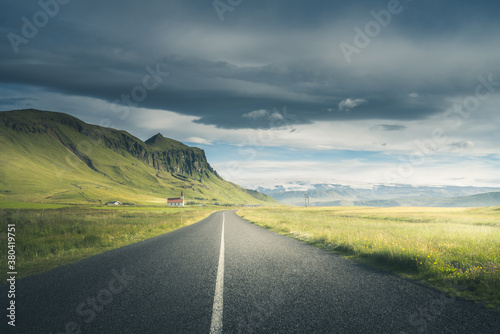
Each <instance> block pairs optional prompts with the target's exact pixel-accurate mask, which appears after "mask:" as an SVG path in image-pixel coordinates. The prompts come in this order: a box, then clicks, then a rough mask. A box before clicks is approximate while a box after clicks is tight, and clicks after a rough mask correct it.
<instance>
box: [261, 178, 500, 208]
mask: <svg viewBox="0 0 500 334" xmlns="http://www.w3.org/2000/svg"><path fill="white" fill-rule="evenodd" d="M306 184H307V183H306V182H296V183H295V186H294V185H291V186H288V189H287V188H285V187H284V186H282V185H280V186H275V187H274V188H272V189H266V188H262V187H261V188H258V189H257V190H258V191H259V192H261V193H264V194H267V195H269V196H271V197H273V198H274V199H276V200H277V201H279V202H281V203H283V204H289V205H300V206H303V205H304V201H305V198H304V195H305V193H308V194H309V201H310V204H311V205H314V206H375V207H391V206H426V207H482V206H500V188H493V187H458V186H436V187H426V186H411V185H375V186H372V187H370V188H353V187H351V186H346V185H340V184H313V185H309V186H308V187H305V188H304V185H306ZM294 188H299V189H300V190H295V189H294Z"/></svg>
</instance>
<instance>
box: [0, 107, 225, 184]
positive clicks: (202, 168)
mask: <svg viewBox="0 0 500 334" xmlns="http://www.w3.org/2000/svg"><path fill="white" fill-rule="evenodd" d="M0 124H2V125H3V126H5V127H6V128H9V129H12V130H14V131H16V132H24V133H36V134H47V135H49V136H52V137H53V138H55V139H56V140H57V141H58V142H60V143H61V144H62V145H64V146H65V147H66V148H67V149H68V150H70V151H71V152H73V153H74V154H75V155H76V156H77V157H78V158H79V159H81V160H82V161H83V162H84V163H85V164H87V166H89V167H90V168H92V169H93V170H96V171H98V170H97V169H96V168H95V167H94V165H93V163H92V157H91V156H89V154H88V153H87V152H86V150H85V148H86V147H88V143H86V142H85V140H84V143H82V139H81V138H77V137H76V136H75V135H73V131H74V132H77V133H79V134H81V135H83V136H85V137H86V138H88V141H89V142H90V143H91V144H92V143H95V142H98V143H99V144H101V145H103V146H105V147H107V148H109V149H112V150H113V151H115V152H118V153H120V154H127V153H128V154H130V155H131V156H133V157H134V158H136V159H137V160H140V161H142V162H145V163H146V164H148V165H150V166H152V167H154V168H155V169H157V170H162V171H167V172H171V173H175V174H181V175H186V176H190V177H196V178H209V177H214V176H215V177H219V176H218V175H217V172H216V171H215V170H214V169H213V168H212V167H211V166H210V164H209V163H208V161H207V158H206V156H205V152H204V151H203V150H201V149H199V148H196V147H188V146H187V145H184V144H182V143H180V142H178V141H175V140H173V139H169V138H165V137H163V136H162V135H161V134H157V135H155V136H153V137H151V138H150V139H148V140H147V141H146V142H143V141H141V140H140V139H138V138H136V137H134V136H132V135H130V134H129V133H127V132H125V131H119V130H114V129H110V128H104V127H100V126H96V125H90V124H87V123H85V122H82V121H81V120H79V119H77V118H75V117H72V116H69V115H67V114H62V113H55V112H48V111H40V110H34V109H30V110H19V111H11V112H2V113H0ZM68 130H70V131H68Z"/></svg>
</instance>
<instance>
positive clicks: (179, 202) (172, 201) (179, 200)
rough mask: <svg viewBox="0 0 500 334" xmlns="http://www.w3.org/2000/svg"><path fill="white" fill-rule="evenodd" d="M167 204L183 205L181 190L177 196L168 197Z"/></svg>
mask: <svg viewBox="0 0 500 334" xmlns="http://www.w3.org/2000/svg"><path fill="white" fill-rule="evenodd" d="M167 206H184V193H183V192H182V191H181V197H179V198H168V199H167Z"/></svg>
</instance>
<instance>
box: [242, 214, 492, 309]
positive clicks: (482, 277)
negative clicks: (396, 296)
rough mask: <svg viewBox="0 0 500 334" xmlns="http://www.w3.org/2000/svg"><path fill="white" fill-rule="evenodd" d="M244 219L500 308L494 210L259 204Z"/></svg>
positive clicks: (244, 215)
mask: <svg viewBox="0 0 500 334" xmlns="http://www.w3.org/2000/svg"><path fill="white" fill-rule="evenodd" d="M238 214H239V215H240V216H242V217H244V218H245V219H247V220H249V221H251V222H253V223H255V224H257V225H259V226H262V227H264V228H267V229H270V230H272V231H276V232H278V233H281V234H283V235H287V236H290V237H293V238H296V239H299V240H301V241H304V242H307V243H310V244H312V245H315V246H318V247H321V248H324V249H327V250H332V251H335V252H339V253H340V254H342V255H347V256H349V257H351V258H353V259H355V260H357V261H361V262H363V263H366V264H368V265H371V266H375V267H377V268H380V269H385V270H390V271H393V272H397V273H399V274H401V275H404V276H407V277H412V278H416V279H419V280H422V281H424V282H426V283H427V284H429V285H431V286H433V287H437V288H439V289H441V290H444V291H447V292H449V293H451V294H454V295H458V296H462V297H466V298H469V299H473V300H476V301H481V302H482V303H484V304H485V305H487V306H490V307H495V308H497V309H500V208H478V209H462V208H458V209H457V208H453V209H449V208H366V207H365V208H359V207H358V208H350V207H349V208H347V207H335V208H297V207H295V208H290V207H286V208H283V207H281V208H259V209H241V210H239V211H238Z"/></svg>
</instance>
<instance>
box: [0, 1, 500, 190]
mask: <svg viewBox="0 0 500 334" xmlns="http://www.w3.org/2000/svg"><path fill="white" fill-rule="evenodd" d="M2 4H3V8H2V11H1V12H0V34H1V36H2V37H1V38H0V59H1V61H0V110H12V109H23V108H37V109H45V110H52V111H59V112H66V113H69V114H72V115H74V116H77V117H79V118H81V119H82V120H84V121H86V122H90V123H94V124H100V125H103V126H110V127H115V128H119V129H125V130H127V131H129V132H130V133H131V134H133V135H135V136H137V137H139V138H140V139H143V140H146V139H147V138H149V137H151V136H152V135H154V134H156V133H158V132H161V133H162V134H163V135H164V136H167V137H171V138H174V139H177V140H180V141H183V142H185V143H187V144H189V145H192V146H199V147H201V148H203V149H204V150H205V151H206V153H207V156H208V158H209V160H210V162H211V163H212V165H213V166H214V167H215V168H216V169H217V170H218V172H219V173H220V174H221V175H222V176H223V177H225V178H226V179H229V180H230V181H233V182H236V183H239V184H242V185H244V186H247V187H252V188H253V187H256V186H261V185H264V186H273V185H275V184H281V183H283V182H285V181H290V180H308V181H311V182H328V183H346V184H347V183H349V184H351V183H361V184H362V183H384V184H385V183H404V184H415V185H480V186H500V145H499V143H500V131H499V127H500V113H499V109H500V108H499V106H500V20H499V17H500V4H499V3H498V2H497V1H483V0H476V1H460V0H454V1H449V0H443V1H434V0H413V1H412V0H401V1H397V0H390V1H387V0H386V1H376V0H370V1H368V0H363V1H331V0H329V1H326V0H317V1H314V2H311V1H306V0H266V1H264V0H252V1H250V0H221V1H215V2H214V1H212V0H205V1H201V0H144V1H132V0H109V1H103V0H100V1H95V0H86V1H82V0H42V1H37V0H26V1H16V0H4V1H3V2H2Z"/></svg>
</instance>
